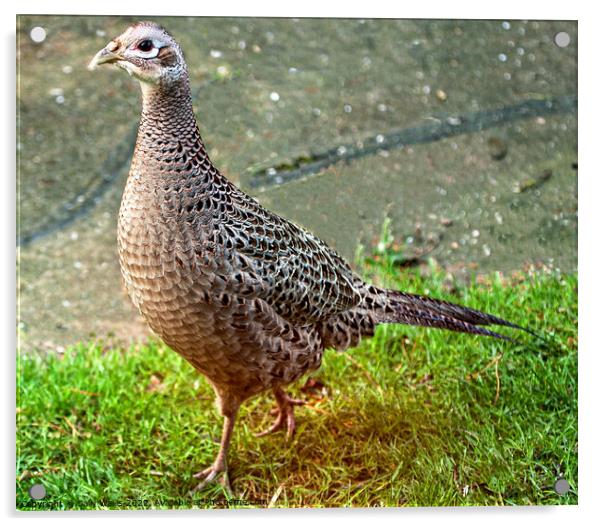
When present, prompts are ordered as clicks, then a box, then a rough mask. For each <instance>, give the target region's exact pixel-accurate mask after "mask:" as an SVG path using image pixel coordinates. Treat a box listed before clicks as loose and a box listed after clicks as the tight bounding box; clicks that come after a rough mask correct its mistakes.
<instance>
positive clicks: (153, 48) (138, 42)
mask: <svg viewBox="0 0 602 526" xmlns="http://www.w3.org/2000/svg"><path fill="white" fill-rule="evenodd" d="M101 64H115V65H116V66H118V67H120V68H122V69H124V70H126V71H127V72H128V73H129V74H130V75H132V76H134V77H136V78H137V79H138V80H139V81H140V82H141V83H142V85H143V88H144V87H145V85H147V86H149V85H150V86H152V85H160V86H164V87H167V86H169V85H173V84H176V83H180V82H182V81H185V80H186V79H187V77H188V72H187V69H186V62H185V61H184V55H183V54H182V50H181V49H180V46H179V45H178V43H177V42H176V41H175V40H174V39H173V37H172V36H171V35H170V34H169V33H168V32H167V31H166V30H165V29H163V28H162V27H161V26H160V25H158V24H156V23H154V22H138V23H136V24H134V25H132V26H130V27H128V28H127V29H126V30H125V32H124V33H122V34H121V35H119V36H118V37H116V38H114V39H113V40H111V42H109V43H108V44H107V45H106V47H104V48H103V49H101V50H100V51H99V52H98V53H97V54H96V55H95V56H94V58H93V59H92V61H91V62H90V64H89V65H88V69H91V70H92V69H96V67H97V66H99V65H101Z"/></svg>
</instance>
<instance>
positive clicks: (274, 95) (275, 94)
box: [270, 91, 280, 102]
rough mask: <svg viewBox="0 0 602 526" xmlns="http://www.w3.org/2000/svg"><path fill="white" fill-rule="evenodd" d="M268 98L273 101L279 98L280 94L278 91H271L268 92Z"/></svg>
mask: <svg viewBox="0 0 602 526" xmlns="http://www.w3.org/2000/svg"><path fill="white" fill-rule="evenodd" d="M270 100H273V101H274V102H278V101H279V100H280V95H279V94H278V93H276V92H275V91H272V93H270Z"/></svg>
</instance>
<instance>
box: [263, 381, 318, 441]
mask: <svg viewBox="0 0 602 526" xmlns="http://www.w3.org/2000/svg"><path fill="white" fill-rule="evenodd" d="M275 394H276V403H277V404H278V407H276V408H275V409H273V410H272V411H270V414H275V415H277V416H276V421H275V422H274V423H273V424H272V426H271V427H270V428H269V429H266V430H265V431H261V432H260V433H255V436H256V437H264V436H266V435H270V434H272V433H275V432H276V431H279V430H280V429H282V428H284V427H285V426H286V437H287V439H291V438H292V437H293V435H294V434H295V428H296V422H295V406H299V405H305V403H306V402H305V401H304V400H297V399H295V398H290V397H289V396H288V395H287V394H286V393H285V392H284V391H276V392H275Z"/></svg>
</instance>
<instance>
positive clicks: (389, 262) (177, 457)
mask: <svg viewBox="0 0 602 526" xmlns="http://www.w3.org/2000/svg"><path fill="white" fill-rule="evenodd" d="M398 262H399V257H398V255H397V254H395V253H393V252H391V251H387V250H385V251H383V253H382V254H377V255H376V256H375V257H372V258H370V259H368V260H367V262H366V273H367V275H368V277H369V278H370V279H371V280H372V281H375V282H379V283H381V284H386V285H389V286H392V287H397V288H399V289H404V290H408V291H413V292H417V293H429V294H432V295H435V296H437V297H441V298H446V299H449V300H451V301H455V302H460V303H463V304H466V305H468V306H472V307H475V308H479V309H482V310H486V311H489V312H492V313H495V314H497V315H499V316H501V317H504V318H506V319H509V320H512V321H515V322H517V323H519V324H522V325H525V326H528V327H530V328H532V329H534V330H535V331H537V332H538V333H541V334H545V335H546V337H547V342H545V343H544V342H541V341H538V340H537V339H535V338H533V337H531V336H530V335H528V334H526V333H525V334H517V335H516V336H518V337H519V338H520V339H521V341H522V342H524V344H518V345H515V344H511V343H508V342H503V341H498V340H495V339H492V338H483V337H475V336H470V335H464V334H457V333H449V332H444V331H438V330H426V329H420V328H413V327H406V326H383V327H380V328H379V330H378V332H377V334H376V336H375V337H374V338H372V339H369V340H365V341H364V342H363V343H362V345H361V346H360V347H359V348H357V349H354V350H352V351H349V352H348V353H340V354H339V353H336V352H334V351H330V352H327V353H326V355H325V357H324V361H323V365H322V368H321V369H320V370H319V371H317V372H315V373H314V374H313V375H312V377H313V378H315V379H316V380H318V381H319V382H321V383H322V384H323V385H324V387H323V388H322V389H321V390H318V389H314V390H313V391H308V390H304V391H303V392H302V391H301V390H300V387H301V386H302V385H303V382H304V381H301V382H299V384H298V385H295V386H292V387H291V390H290V391H291V392H292V393H293V394H294V395H295V396H300V397H302V398H305V399H306V400H308V401H309V404H308V405H307V406H305V407H301V408H298V409H297V411H296V415H297V425H298V428H297V434H296V436H295V438H294V440H293V441H292V442H290V443H287V442H286V441H285V440H284V436H283V434H282V433H278V434H274V435H270V436H269V437H266V438H259V439H258V438H255V437H254V436H253V433H255V432H257V431H259V430H262V429H264V428H265V427H266V426H268V425H269V424H270V423H271V419H272V418H273V417H270V416H268V412H269V409H270V407H271V406H272V400H271V398H270V397H269V396H261V397H258V398H256V399H253V400H251V401H249V402H247V403H246V404H245V405H244V406H243V408H242V410H241V413H240V419H239V421H238V424H237V427H236V430H235V432H234V439H233V444H232V448H231V451H230V457H229V458H230V477H231V482H232V485H233V488H234V496H235V498H239V499H240V501H239V502H232V501H231V502H226V501H225V500H224V499H226V498H227V497H228V495H226V494H225V492H224V490H223V489H222V488H221V487H220V486H211V487H209V488H207V489H206V490H204V491H203V492H202V493H201V494H198V495H197V496H196V497H195V498H194V499H192V498H190V497H189V496H188V491H189V490H190V489H191V488H192V487H193V485H194V484H195V481H194V479H192V474H193V473H194V472H196V471H199V470H200V469H201V468H204V467H206V466H207V465H209V464H210V463H211V461H212V460H213V457H214V455H215V454H216V453H217V449H218V444H217V443H216V442H218V441H219V436H220V430H221V418H219V417H218V415H217V412H216V410H215V408H214V405H213V392H212V390H211V389H210V387H209V386H208V384H207V383H206V382H205V381H204V380H203V379H202V378H201V377H200V376H199V375H198V374H197V373H195V371H194V370H193V369H192V367H191V366H190V365H188V364H187V363H186V362H185V361H184V360H183V359H181V358H180V357H179V356H178V355H177V354H176V353H174V352H172V351H171V350H169V349H168V348H166V347H165V346H164V345H162V344H161V343H158V342H149V343H148V345H145V346H139V347H136V348H132V349H120V348H112V347H111V346H110V345H107V344H103V343H102V342H95V343H82V344H80V345H76V346H74V347H72V348H70V349H68V350H67V351H66V352H65V353H64V354H63V355H52V354H49V355H47V356H45V357H43V358H41V357H39V356H32V355H21V356H19V360H18V367H17V373H18V382H17V388H18V393H17V404H18V408H17V507H18V508H20V509H89V508H92V509H107V508H111V509H112V508H121V509H125V508H137V509H140V508H190V507H193V506H195V507H224V506H231V507H232V506H266V505H267V504H268V503H269V502H270V501H271V500H272V498H273V497H274V498H275V502H274V505H275V506H280V507H299V506H304V507H305V506H311V507H338V506H442V505H445V506H458V505H502V504H503V505H514V504H576V503H577V276H576V275H559V274H557V273H550V272H546V271H545V270H544V271H538V272H527V271H526V272H521V273H517V274H516V275H514V276H512V277H509V278H506V279H502V278H501V277H500V276H499V275H495V276H492V277H490V278H488V279H479V280H478V281H477V282H474V283H472V284H469V285H467V286H466V285H461V284H459V283H456V282H454V281H453V280H452V279H451V278H450V277H449V276H447V275H446V274H445V273H443V272H442V271H440V270H439V269H436V268H431V269H430V271H429V272H428V274H427V275H426V276H423V275H422V274H421V273H420V272H419V271H416V270H410V271H407V270H404V271H402V272H400V271H399V269H398V267H397V266H396V265H397V263H398ZM506 334H508V331H506ZM561 476H562V477H564V478H566V479H567V480H568V482H569V484H570V486H571V488H572V489H571V491H569V493H567V494H566V495H564V496H561V495H558V494H557V493H556V492H555V491H554V488H553V486H554V482H555V481H556V480H557V479H558V478H559V477H561ZM35 483H42V484H43V485H44V487H45V488H46V491H47V497H46V498H45V499H44V500H42V501H33V500H32V499H31V498H30V497H29V496H28V489H29V488H30V487H31V486H32V485H33V484H35Z"/></svg>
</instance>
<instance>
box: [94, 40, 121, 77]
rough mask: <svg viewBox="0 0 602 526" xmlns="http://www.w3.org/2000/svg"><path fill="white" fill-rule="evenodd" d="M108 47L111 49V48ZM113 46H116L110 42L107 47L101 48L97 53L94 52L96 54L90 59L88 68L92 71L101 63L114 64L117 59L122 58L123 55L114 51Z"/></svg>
mask: <svg viewBox="0 0 602 526" xmlns="http://www.w3.org/2000/svg"><path fill="white" fill-rule="evenodd" d="M110 48H113V49H112V50H111V49H110ZM115 48H116V46H115V45H114V43H111V44H109V45H108V46H107V47H105V48H103V49H101V50H100V51H99V52H98V53H96V55H94V58H93V59H92V60H91V61H90V64H88V69H89V70H90V71H92V70H93V69H96V68H97V67H98V66H100V65H101V64H114V63H115V62H118V61H119V60H123V57H122V56H121V55H119V54H118V53H115V51H116V49H115Z"/></svg>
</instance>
